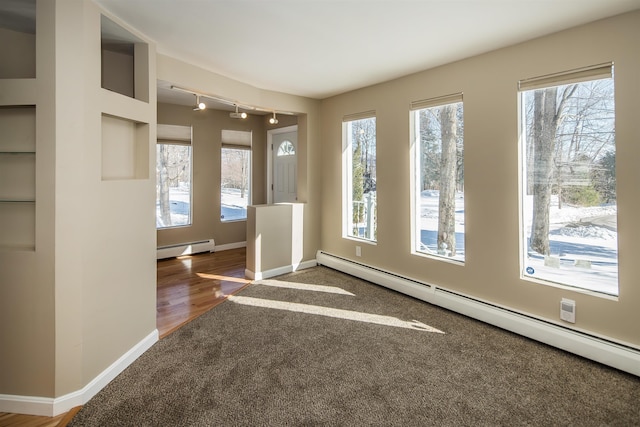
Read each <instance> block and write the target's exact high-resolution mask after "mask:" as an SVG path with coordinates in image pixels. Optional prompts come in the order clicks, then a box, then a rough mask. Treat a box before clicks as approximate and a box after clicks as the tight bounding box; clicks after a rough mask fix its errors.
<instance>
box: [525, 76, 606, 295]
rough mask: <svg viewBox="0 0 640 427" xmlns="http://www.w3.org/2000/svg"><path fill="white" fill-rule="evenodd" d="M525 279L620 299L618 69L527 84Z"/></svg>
mask: <svg viewBox="0 0 640 427" xmlns="http://www.w3.org/2000/svg"><path fill="white" fill-rule="evenodd" d="M520 110H521V121H520V126H521V129H520V132H521V156H520V157H521V159H522V160H521V165H520V167H521V170H522V172H521V176H522V179H521V182H522V188H521V212H522V220H521V224H522V225H521V232H522V238H521V242H522V243H521V248H522V255H521V259H522V266H521V268H522V275H523V277H524V278H528V279H538V280H541V281H543V282H546V283H556V284H562V285H568V286H572V287H577V288H581V289H586V290H591V291H595V292H600V293H604V294H609V295H618V238H617V234H618V233H617V202H616V172H615V164H616V144H615V108H614V82H613V65H612V64H605V65H599V66H595V67H590V68H585V69H582V70H577V71H575V72H568V73H562V74H558V75H554V76H545V77H543V78H536V79H529V80H524V81H521V82H520Z"/></svg>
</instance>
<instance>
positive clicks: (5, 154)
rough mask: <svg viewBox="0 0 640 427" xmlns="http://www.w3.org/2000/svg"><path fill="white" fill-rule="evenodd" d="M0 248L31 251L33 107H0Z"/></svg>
mask: <svg viewBox="0 0 640 427" xmlns="http://www.w3.org/2000/svg"><path fill="white" fill-rule="evenodd" d="M0 129H2V132H1V133H0V249H11V250H34V249H35V222H36V220H35V218H36V130H35V129H36V107H35V105H10V106H2V107H0Z"/></svg>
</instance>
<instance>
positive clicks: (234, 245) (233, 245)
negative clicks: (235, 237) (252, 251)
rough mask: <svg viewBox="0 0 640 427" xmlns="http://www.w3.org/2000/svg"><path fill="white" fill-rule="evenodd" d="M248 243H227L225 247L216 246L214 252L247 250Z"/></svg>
mask: <svg viewBox="0 0 640 427" xmlns="http://www.w3.org/2000/svg"><path fill="white" fill-rule="evenodd" d="M246 247H247V242H235V243H226V244H224V245H216V247H215V249H214V250H213V251H214V252H220V251H228V250H229V249H238V248H246Z"/></svg>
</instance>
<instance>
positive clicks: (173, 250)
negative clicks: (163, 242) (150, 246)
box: [157, 239, 216, 259]
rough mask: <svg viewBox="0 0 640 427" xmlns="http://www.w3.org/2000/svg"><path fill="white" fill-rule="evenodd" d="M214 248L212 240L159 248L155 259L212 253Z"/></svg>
mask: <svg viewBox="0 0 640 427" xmlns="http://www.w3.org/2000/svg"><path fill="white" fill-rule="evenodd" d="M215 247H216V245H215V242H214V241H213V239H209V240H201V241H199V242H189V243H180V244H177V245H168V246H161V247H159V248H158V250H157V259H165V258H173V257H176V256H181V255H193V254H199V253H202V252H213V251H214V249H215Z"/></svg>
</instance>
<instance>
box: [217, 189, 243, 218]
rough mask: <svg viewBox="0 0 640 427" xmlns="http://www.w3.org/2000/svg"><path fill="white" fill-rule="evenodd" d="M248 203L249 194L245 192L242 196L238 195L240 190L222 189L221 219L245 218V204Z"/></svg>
mask: <svg viewBox="0 0 640 427" xmlns="http://www.w3.org/2000/svg"><path fill="white" fill-rule="evenodd" d="M248 204H249V194H248V192H245V194H244V197H240V190H239V189H235V188H223V189H222V220H223V221H238V220H242V219H247V205H248Z"/></svg>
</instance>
